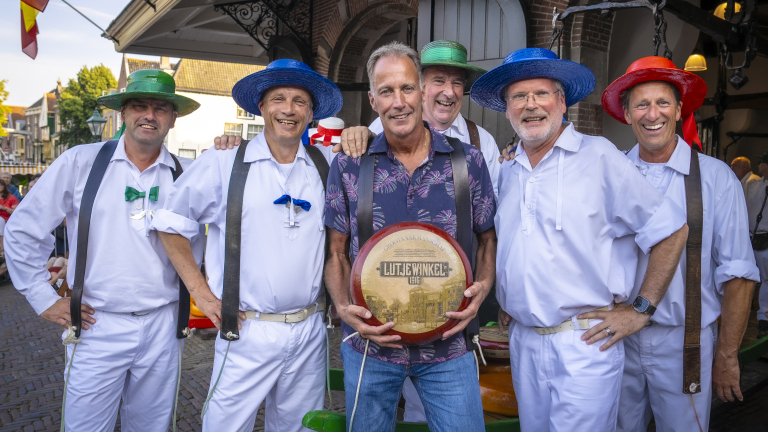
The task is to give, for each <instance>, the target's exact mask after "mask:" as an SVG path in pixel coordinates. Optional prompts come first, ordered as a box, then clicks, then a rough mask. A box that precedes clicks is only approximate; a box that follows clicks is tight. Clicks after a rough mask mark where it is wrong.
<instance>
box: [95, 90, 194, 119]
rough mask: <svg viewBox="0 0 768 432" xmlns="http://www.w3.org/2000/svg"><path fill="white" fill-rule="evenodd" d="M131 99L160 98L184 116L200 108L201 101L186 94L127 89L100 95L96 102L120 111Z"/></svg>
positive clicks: (180, 115)
mask: <svg viewBox="0 0 768 432" xmlns="http://www.w3.org/2000/svg"><path fill="white" fill-rule="evenodd" d="M130 99H158V100H163V101H166V102H170V103H172V104H173V106H174V108H175V109H176V112H178V113H179V117H184V116H185V115H187V114H191V113H192V112H194V111H195V110H196V109H198V108H200V103H199V102H197V101H195V100H193V99H190V98H188V97H186V96H182V95H179V94H170V93H164V92H153V91H127V92H122V93H115V94H111V95H106V96H100V97H98V98H97V99H96V102H97V103H99V104H100V105H103V106H105V107H107V108H110V109H113V110H115V111H119V110H120V109H121V108H122V107H123V105H125V103H126V102H128V101H129V100H130Z"/></svg>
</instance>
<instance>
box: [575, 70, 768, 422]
mask: <svg viewBox="0 0 768 432" xmlns="http://www.w3.org/2000/svg"><path fill="white" fill-rule="evenodd" d="M706 93H707V86H706V84H705V83H704V80H702V79H701V78H699V77H698V76H697V75H695V74H693V73H690V72H686V71H683V70H679V69H677V68H676V67H675V65H674V63H672V61H670V60H668V59H666V58H663V57H645V58H642V59H640V60H637V61H635V62H634V63H632V65H630V66H629V68H628V69H627V73H626V74H625V75H623V76H621V77H620V78H618V79H617V80H616V81H614V82H613V83H612V84H611V85H610V86H608V88H606V90H605V92H603V97H602V102H603V108H604V109H605V111H606V112H607V113H608V114H610V115H611V116H612V117H613V118H615V119H616V120H618V121H619V122H621V123H625V124H629V125H631V126H632V130H633V131H634V133H635V136H636V137H637V141H638V145H636V146H635V147H634V148H633V149H632V150H631V151H630V152H629V153H628V154H627V157H628V158H629V160H630V161H631V163H632V165H633V166H636V167H637V171H639V172H640V174H641V176H642V177H645V179H646V180H648V182H650V183H651V184H652V185H653V186H654V187H655V188H656V189H658V191H659V192H661V193H663V194H664V195H665V196H666V197H667V199H671V200H672V201H674V202H675V203H676V204H677V205H678V206H680V207H681V208H683V209H685V211H686V214H687V215H688V221H689V222H688V226H689V229H690V232H689V236H690V238H691V239H692V240H694V243H692V244H690V245H688V247H687V248H686V250H685V254H684V255H683V257H682V259H680V260H679V261H678V262H676V263H675V266H674V276H673V278H672V282H671V284H670V286H669V289H668V290H667V293H666V295H665V296H664V297H663V299H660V300H661V301H660V302H656V301H654V299H648V300H650V301H651V303H652V305H653V306H655V313H654V312H653V309H648V310H647V311H646V313H648V314H649V318H650V315H652V316H653V317H652V318H650V321H649V322H648V323H647V325H646V326H645V327H644V328H643V329H642V330H640V331H639V332H637V333H635V334H632V335H631V336H629V337H627V338H626V339H625V340H624V349H625V353H626V360H625V364H624V377H623V380H622V385H621V401H620V404H619V419H618V430H621V431H635V430H639V429H641V428H646V427H647V425H648V423H649V421H650V418H651V414H653V416H654V418H655V419H656V427H657V428H658V429H659V430H665V431H666V430H673V431H691V432H693V431H699V430H707V428H708V426H709V412H710V407H711V402H712V387H713V386H714V388H715V391H716V392H717V395H718V396H719V397H720V399H722V400H724V401H733V400H734V395H735V397H736V398H738V399H739V400H742V395H741V391H740V389H739V362H738V358H737V355H738V351H739V345H740V344H741V339H742V337H743V335H744V331H745V330H746V328H747V319H748V315H749V309H750V300H751V296H752V291H753V289H754V282H753V281H759V280H760V278H759V273H758V269H757V267H756V266H755V258H754V255H753V253H752V246H751V243H750V240H749V227H748V226H747V207H746V205H745V201H744V193H743V191H742V187H741V183H740V182H739V179H738V178H737V177H736V176H735V175H734V173H733V171H732V170H730V169H729V167H728V165H726V164H724V163H723V162H721V161H719V160H717V159H714V158H712V157H709V156H705V155H703V154H701V153H699V152H698V151H696V150H697V149H698V148H699V146H700V141H699V138H698V134H697V133H696V123H695V120H694V119H693V112H694V111H695V110H697V109H698V108H699V107H700V106H701V104H702V102H703V101H704V97H705V95H706ZM681 119H682V123H683V133H684V137H685V140H684V139H683V138H681V137H679V136H678V135H676V134H675V127H676V125H677V122H679V121H681ZM686 141H687V142H686ZM691 146H693V148H692V147H691ZM694 157H695V158H696V160H693V158H694ZM633 171H634V170H633ZM697 172H699V173H700V174H699V176H700V180H697V179H696V173H697ZM633 181H640V180H633ZM692 182H697V183H700V184H699V185H698V186H693V185H692V184H689V183H692ZM697 188H698V192H697V191H696V189H697ZM697 196H698V197H700V199H701V201H700V202H699V206H701V207H700V209H702V210H703V217H702V216H701V213H699V212H697V211H696V207H697V204H696V203H697V201H698V199H697V198H696V197H697ZM697 214H698V216H697ZM697 232H698V233H697ZM696 239H698V240H696ZM696 243H698V244H699V245H700V250H697V248H696ZM643 252H645V251H643ZM696 254H700V256H699V258H700V260H698V262H696V261H697V260H696ZM691 257H693V261H692V258H691ZM652 264H653V255H651V256H650V257H649V256H648V255H646V254H645V253H641V254H640V255H639V263H638V266H637V270H638V271H637V276H636V279H635V283H634V288H633V290H632V294H633V295H632V296H630V297H629V298H628V299H626V303H627V305H628V304H630V302H632V301H633V299H636V300H635V303H634V304H633V307H635V308H637V307H645V306H646V305H644V304H642V303H643V302H642V301H638V300H640V299H642V297H645V296H643V294H642V285H643V278H644V277H645V278H646V279H647V278H648V275H649V274H650V273H651V269H650V268H651V266H652ZM697 273H698V275H697ZM697 278H700V283H701V287H700V288H699V287H698V286H695V285H696V279H697ZM692 296H696V297H698V298H696V297H692ZM646 298H647V297H646ZM690 299H693V300H690ZM627 305H625V307H626V308H628V307H629V306H627ZM586 315H587V316H589V317H595V318H598V317H599V314H594V313H593V314H586ZM718 317H720V331H719V335H718V330H717V319H718ZM689 324H690V328H689ZM598 332H599V329H598V328H596V329H595V331H590V332H588V334H587V336H595V337H597V338H598V339H599V338H602V337H603V336H604V334H602V335H601V334H599V333H598ZM603 333H604V332H603ZM697 340H698V341H697ZM698 345H700V348H697V346H698ZM699 351H700V352H699ZM689 352H690V353H692V354H690V355H689ZM696 363H700V365H699V366H696ZM681 366H683V367H681ZM697 369H700V370H697ZM687 371H691V375H693V377H692V378H691V377H689V375H688V372H687Z"/></svg>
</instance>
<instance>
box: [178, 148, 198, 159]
mask: <svg viewBox="0 0 768 432" xmlns="http://www.w3.org/2000/svg"><path fill="white" fill-rule="evenodd" d="M179 157H183V158H187V159H195V158H196V157H197V150H190V149H179Z"/></svg>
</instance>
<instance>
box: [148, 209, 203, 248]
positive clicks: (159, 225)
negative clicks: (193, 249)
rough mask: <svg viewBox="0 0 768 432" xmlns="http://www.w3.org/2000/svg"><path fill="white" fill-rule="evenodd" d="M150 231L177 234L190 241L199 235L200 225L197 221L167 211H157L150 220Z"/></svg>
mask: <svg viewBox="0 0 768 432" xmlns="http://www.w3.org/2000/svg"><path fill="white" fill-rule="evenodd" d="M151 229H153V230H157V231H162V232H166V233H170V234H179V235H181V236H184V237H186V238H187V240H190V241H191V240H192V239H194V238H195V237H196V236H197V235H199V234H200V224H199V223H198V222H197V221H194V220H192V219H189V218H186V217H184V216H181V215H179V214H176V213H174V212H172V211H171V210H167V209H160V210H158V211H157V214H155V217H154V219H152V225H151Z"/></svg>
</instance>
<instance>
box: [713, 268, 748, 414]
mask: <svg viewBox="0 0 768 432" xmlns="http://www.w3.org/2000/svg"><path fill="white" fill-rule="evenodd" d="M754 288H755V283H754V282H752V281H751V280H749V279H744V278H735V279H731V280H729V281H728V282H726V283H725V295H724V296H723V310H722V315H721V321H720V334H719V335H718V337H717V345H716V346H715V359H714V365H713V366H712V386H713V387H714V388H715V391H716V392H717V396H718V397H719V398H720V399H722V400H723V401H726V402H733V400H734V397H733V396H734V395H736V398H738V399H739V400H740V401H741V400H744V397H743V396H742V395H741V388H740V387H739V381H740V378H741V377H740V372H739V359H738V354H739V346H740V345H741V340H742V338H743V337H744V332H745V331H746V330H747V321H749V312H750V309H751V308H750V306H751V303H752V292H753V291H754Z"/></svg>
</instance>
